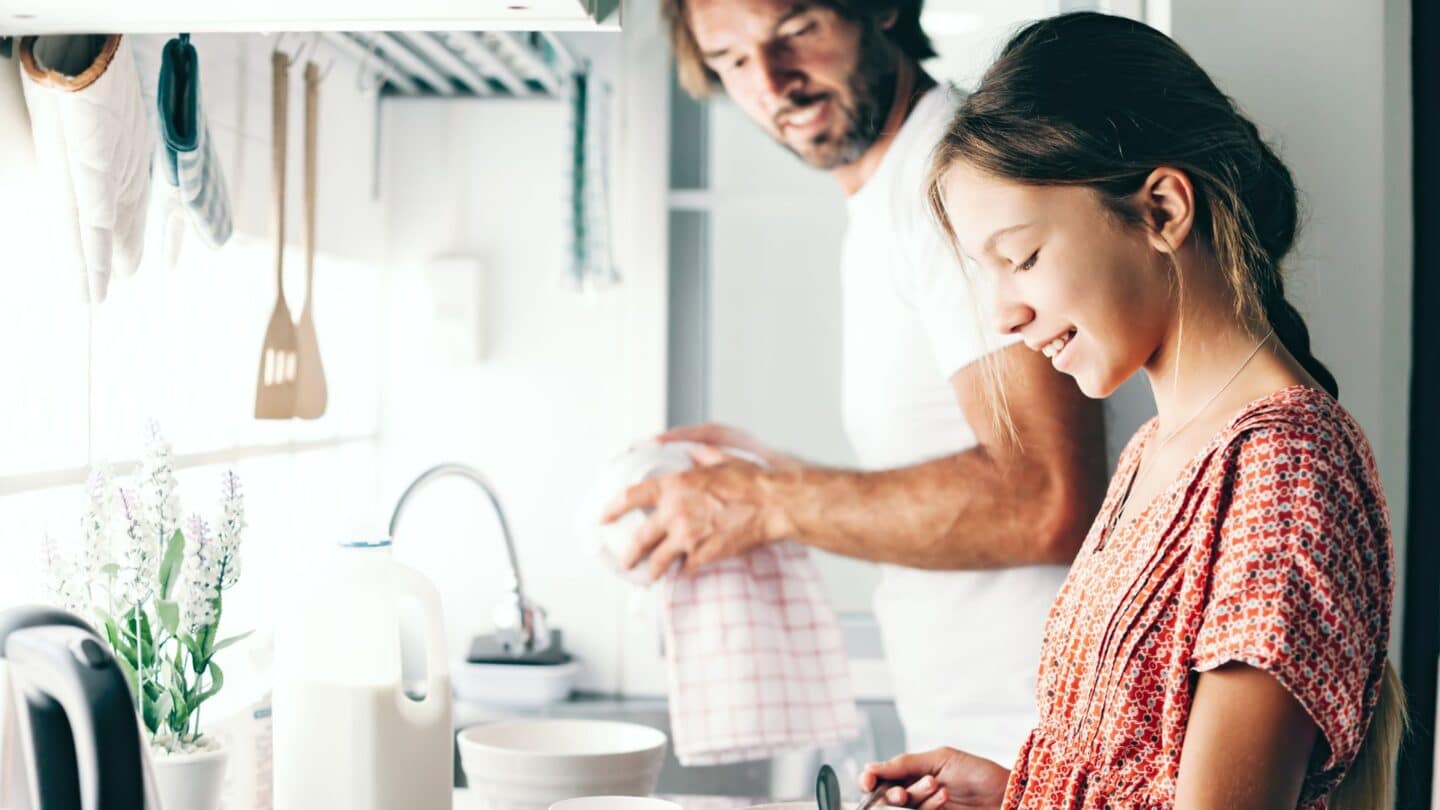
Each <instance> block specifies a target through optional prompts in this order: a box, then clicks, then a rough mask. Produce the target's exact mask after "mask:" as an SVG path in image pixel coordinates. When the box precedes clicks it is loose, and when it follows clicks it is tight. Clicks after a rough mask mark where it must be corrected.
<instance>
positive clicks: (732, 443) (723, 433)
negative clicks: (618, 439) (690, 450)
mask: <svg viewBox="0 0 1440 810" xmlns="http://www.w3.org/2000/svg"><path fill="white" fill-rule="evenodd" d="M655 440H656V441H659V442H697V443H699V444H705V445H709V446H710V447H713V448H715V449H717V450H725V449H730V450H742V451H744V452H746V453H749V454H750V455H752V456H755V457H756V458H758V459H760V460H761V461H764V462H765V464H766V465H767V466H769V467H770V469H772V470H784V469H788V468H791V467H795V466H798V465H799V463H800V462H798V461H796V460H795V459H794V458H793V457H791V456H787V455H785V454H784V453H781V452H778V451H775V450H772V449H770V448H769V447H766V446H765V445H764V444H761V443H760V440H759V439H756V438H755V437H754V436H751V435H750V434H749V433H746V432H745V431H743V430H740V429H739V428H733V427H730V426H729V425H719V424H716V423H714V422H706V423H705V424H701V425H687V426H685V427H678V428H671V429H670V430H667V431H665V432H664V433H661V434H660V435H659V436H656V437H655Z"/></svg>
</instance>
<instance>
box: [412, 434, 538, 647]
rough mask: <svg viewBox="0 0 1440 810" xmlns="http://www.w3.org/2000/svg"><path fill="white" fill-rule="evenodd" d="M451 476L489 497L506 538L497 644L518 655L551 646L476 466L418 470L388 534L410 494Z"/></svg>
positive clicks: (499, 513)
mask: <svg viewBox="0 0 1440 810" xmlns="http://www.w3.org/2000/svg"><path fill="white" fill-rule="evenodd" d="M451 476H455V477H459V478H464V479H466V480H468V481H470V482H471V483H473V484H475V485H476V486H478V487H479V488H480V489H481V491H483V492H484V493H485V496H486V497H487V498H489V499H490V504H491V505H492V506H494V507H495V516H496V517H498V518H499V519H500V532H501V535H502V536H503V537H504V538H505V556H506V559H507V561H508V562H509V566H510V567H509V574H510V581H509V588H510V591H509V594H508V595H507V596H506V597H505V598H504V599H503V600H502V601H501V602H500V604H498V605H496V606H495V610H494V611H493V613H492V614H491V617H492V619H493V620H494V622H495V638H496V640H497V641H498V642H499V643H500V648H501V649H502V650H504V651H505V652H506V653H507V654H508V655H511V656H514V657H517V658H518V657H520V656H524V655H528V654H531V653H536V652H540V651H542V650H544V649H546V648H547V647H549V646H550V631H549V628H548V626H547V623H546V621H545V609H544V608H542V607H540V606H539V605H536V604H533V603H531V602H530V601H529V600H528V599H526V598H525V591H524V588H523V586H522V585H521V581H520V563H519V560H518V559H517V558H516V556H515V541H514V539H513V538H512V537H511V535H510V524H509V523H507V522H506V520H505V510H504V509H503V508H501V506H500V499H499V497H497V496H496V495H495V488H494V487H493V486H491V485H490V482H489V481H487V480H485V476H483V475H481V474H480V471H479V470H476V469H475V468H473V467H469V466H466V465H464V464H456V463H453V462H452V463H446V464H437V465H435V466H434V467H431V468H430V469H428V470H426V471H425V472H423V473H420V476H419V477H418V478H416V479H415V480H414V481H412V482H411V483H410V486H408V487H406V488H405V491H404V492H403V493H401V494H400V500H398V501H396V502H395V511H394V513H393V514H391V515H390V537H391V538H392V539H393V538H394V537H395V527H396V526H397V525H398V524H399V522H400V514H401V513H402V512H403V511H405V504H406V502H408V501H409V500H410V496H411V495H414V494H415V492H416V490H419V489H420V488H422V487H423V486H425V485H426V484H427V483H429V482H431V481H434V480H435V479H437V478H447V477H451Z"/></svg>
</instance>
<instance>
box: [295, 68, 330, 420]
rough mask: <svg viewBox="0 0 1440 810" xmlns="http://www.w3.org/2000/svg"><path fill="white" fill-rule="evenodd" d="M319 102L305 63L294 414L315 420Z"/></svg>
mask: <svg viewBox="0 0 1440 810" xmlns="http://www.w3.org/2000/svg"><path fill="white" fill-rule="evenodd" d="M319 105H320V68H319V67H318V66H317V65H316V64H315V63H314V62H309V63H307V64H306V65H305V306H304V308H302V309H301V310H300V322H299V323H297V324H295V348H296V352H297V353H298V355H299V359H298V362H297V364H296V366H297V367H296V371H297V372H298V374H297V376H296V378H295V415H296V416H297V417H299V418H301V419H319V418H320V417H321V416H323V415H324V414H325V401H326V388H325V366H324V364H322V363H321V362H320V342H319V340H317V339H316V337H315V314H314V313H315V149H316V133H315V129H316V120H315V119H316V116H317V113H318V107H319Z"/></svg>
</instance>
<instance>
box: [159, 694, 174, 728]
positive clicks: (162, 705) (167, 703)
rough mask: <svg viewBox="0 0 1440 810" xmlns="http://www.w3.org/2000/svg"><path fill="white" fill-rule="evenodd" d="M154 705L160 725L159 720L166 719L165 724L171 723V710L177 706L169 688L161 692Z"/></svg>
mask: <svg viewBox="0 0 1440 810" xmlns="http://www.w3.org/2000/svg"><path fill="white" fill-rule="evenodd" d="M154 705H155V708H154V712H155V718H156V724H157V725H158V724H159V722H161V721H165V724H166V725H169V722H168V721H169V719H170V710H171V709H173V708H175V699H174V698H172V697H171V696H170V690H168V689H167V690H165V691H164V692H161V693H160V695H159V696H157V697H156V698H155V704H154Z"/></svg>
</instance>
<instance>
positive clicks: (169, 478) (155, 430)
mask: <svg viewBox="0 0 1440 810" xmlns="http://www.w3.org/2000/svg"><path fill="white" fill-rule="evenodd" d="M146 427H147V429H146V433H147V435H146V438H145V450H144V452H143V453H142V454H141V456H140V487H141V489H140V497H141V507H142V508H143V510H144V513H145V521H146V523H147V525H148V526H149V527H150V528H151V529H152V530H153V531H155V532H158V533H159V535H160V538H161V540H160V542H161V544H162V546H163V544H164V543H165V541H166V540H168V539H169V538H170V536H171V535H173V534H174V533H175V530H176V529H178V528H180V496H179V495H178V494H177V492H176V489H177V486H178V482H177V481H176V480H175V459H174V456H173V454H172V453H171V449H170V443H169V442H167V441H165V438H164V437H163V436H161V435H160V426H159V425H157V424H156V423H155V422H154V421H153V420H152V421H150V422H149V423H148V424H147V426H146Z"/></svg>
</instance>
